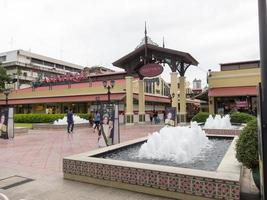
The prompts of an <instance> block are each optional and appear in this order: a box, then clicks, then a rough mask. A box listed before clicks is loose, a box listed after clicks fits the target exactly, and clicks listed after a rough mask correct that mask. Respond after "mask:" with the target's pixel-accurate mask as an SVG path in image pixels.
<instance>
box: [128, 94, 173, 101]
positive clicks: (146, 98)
mask: <svg viewBox="0 0 267 200" xmlns="http://www.w3.org/2000/svg"><path fill="white" fill-rule="evenodd" d="M138 96H139V95H138V94H134V95H133V98H134V99H136V100H138ZM145 101H149V102H159V103H170V99H169V98H168V97H158V96H149V95H145Z"/></svg>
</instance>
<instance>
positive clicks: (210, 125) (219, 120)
mask: <svg viewBox="0 0 267 200" xmlns="http://www.w3.org/2000/svg"><path fill="white" fill-rule="evenodd" d="M203 128H204V129H233V127H232V124H231V122H230V115H225V116H223V117H221V115H215V117H214V118H213V117H212V115H209V117H208V119H207V120H206V122H205V125H204V127H203Z"/></svg>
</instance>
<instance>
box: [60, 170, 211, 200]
mask: <svg viewBox="0 0 267 200" xmlns="http://www.w3.org/2000/svg"><path fill="white" fill-rule="evenodd" d="M64 178H65V179H68V180H75V181H79V182H85V183H92V184H96V185H102V186H107V187H114V188H119V189H124V190H129V191H134V192H140V193H144V194H150V195H153V196H161V197H168V198H173V199H184V200H210V198H205V197H201V196H192V195H190V194H185V193H177V192H171V191H165V190H158V189H156V188H152V187H149V188H148V187H144V186H139V185H130V184H127V183H122V182H116V181H108V180H100V179H97V178H91V177H84V176H77V175H72V174H64Z"/></svg>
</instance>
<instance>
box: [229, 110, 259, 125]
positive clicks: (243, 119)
mask: <svg viewBox="0 0 267 200" xmlns="http://www.w3.org/2000/svg"><path fill="white" fill-rule="evenodd" d="M253 119H255V117H254V116H252V115H250V114H247V113H242V112H233V113H232V114H231V122H232V123H248V122H249V121H251V120H253Z"/></svg>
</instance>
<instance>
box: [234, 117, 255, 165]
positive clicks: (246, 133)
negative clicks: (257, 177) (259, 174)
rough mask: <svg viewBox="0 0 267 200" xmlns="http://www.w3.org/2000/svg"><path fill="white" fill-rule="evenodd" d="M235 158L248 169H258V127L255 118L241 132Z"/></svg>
mask: <svg viewBox="0 0 267 200" xmlns="http://www.w3.org/2000/svg"><path fill="white" fill-rule="evenodd" d="M236 158H237V160H238V161H239V162H241V163H243V165H245V166H246V167H247V168H249V169H254V168H256V167H258V163H259V155H258V126H257V119H256V118H254V119H253V120H251V121H250V122H248V123H247V126H246V127H245V128H244V129H243V130H242V131H241V134H240V136H239V139H238V140H237V143H236Z"/></svg>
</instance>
